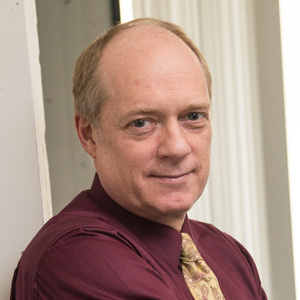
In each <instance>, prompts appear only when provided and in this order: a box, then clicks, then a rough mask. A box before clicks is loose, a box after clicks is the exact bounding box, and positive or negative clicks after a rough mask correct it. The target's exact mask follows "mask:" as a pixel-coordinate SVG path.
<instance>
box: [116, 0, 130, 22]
mask: <svg viewBox="0 0 300 300" xmlns="http://www.w3.org/2000/svg"><path fill="white" fill-rule="evenodd" d="M119 3H120V15H121V22H122V23H124V22H127V21H130V20H132V19H133V9H132V0H120V1H119Z"/></svg>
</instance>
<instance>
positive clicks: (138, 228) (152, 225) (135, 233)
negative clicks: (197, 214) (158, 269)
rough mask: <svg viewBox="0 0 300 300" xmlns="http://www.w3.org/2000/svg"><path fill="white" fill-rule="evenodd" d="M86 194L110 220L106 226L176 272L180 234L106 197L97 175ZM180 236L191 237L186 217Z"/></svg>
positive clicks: (179, 250)
mask: <svg viewBox="0 0 300 300" xmlns="http://www.w3.org/2000/svg"><path fill="white" fill-rule="evenodd" d="M88 193H89V195H90V196H91V197H92V198H93V199H94V201H96V202H97V204H98V205H100V206H101V209H102V210H104V212H106V214H107V215H108V216H109V217H107V222H108V223H110V224H111V225H113V226H115V227H116V228H118V229H120V230H121V231H123V232H124V233H126V234H127V235H129V236H130V237H131V238H132V239H133V240H135V241H137V242H138V243H143V244H144V245H145V246H146V247H147V248H149V249H150V250H151V251H153V252H154V253H155V255H156V256H158V257H160V258H162V259H163V260H164V261H165V262H166V263H167V264H168V265H169V266H170V267H171V268H172V269H174V270H176V269H177V268H178V265H179V257H180V252H181V243H182V237H181V233H180V232H178V231H177V230H175V229H174V228H171V227H169V226H166V225H163V224H160V223H156V222H153V221H150V220H147V219H144V218H141V217H139V216H137V215H134V214H132V213H131V212H129V211H127V210H125V209H124V208H123V207H121V206H120V205H119V204H117V203H116V202H115V201H114V200H112V199H111V198H110V197H109V196H108V195H107V193H106V192H105V190H104V189H103V187H102V185H101V183H100V180H99V177H98V175H97V174H96V175H95V178H94V181H93V184H92V187H91V189H90V191H88ZM182 232H186V233H188V234H189V235H190V236H191V237H192V232H191V227H190V221H189V219H188V217H187V216H186V218H185V220H184V224H183V226H182Z"/></svg>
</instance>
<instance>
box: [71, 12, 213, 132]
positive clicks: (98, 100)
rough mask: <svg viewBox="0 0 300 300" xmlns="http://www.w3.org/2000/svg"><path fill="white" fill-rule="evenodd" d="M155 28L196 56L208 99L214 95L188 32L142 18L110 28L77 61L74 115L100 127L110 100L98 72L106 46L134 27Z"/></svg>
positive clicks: (167, 23)
mask: <svg viewBox="0 0 300 300" xmlns="http://www.w3.org/2000/svg"><path fill="white" fill-rule="evenodd" d="M142 25H153V26H157V27H160V28H164V29H166V30H168V31H170V32H172V33H173V34H175V35H176V36H178V37H179V38H180V39H181V40H182V41H183V42H184V43H185V44H186V45H187V46H188V47H189V48H190V49H191V50H192V51H193V52H194V53H195V55H196V56H197V58H198V60H199V62H200V64H201V66H202V70H203V73H204V76H205V80H206V85H207V90H208V94H209V98H210V99H211V95H212V79H211V74H210V71H209V68H208V65H207V62H206V60H205V58H204V56H203V55H202V53H201V52H200V50H199V49H198V48H197V46H196V45H195V44H194V43H193V42H192V40H191V39H190V38H189V37H188V36H187V35H186V34H185V32H184V31H183V30H182V29H181V28H180V27H179V26H177V25H175V24H173V23H170V22H167V21H163V20H159V19H154V18H139V19H135V20H132V21H129V22H127V23H121V24H118V25H116V26H114V27H111V28H110V29H109V30H108V31H107V32H106V33H104V34H102V35H100V36H99V37H98V38H97V39H96V40H95V41H93V42H92V43H91V44H89V45H88V46H87V48H86V49H85V50H84V51H83V52H82V54H81V55H80V56H79V58H78V59H77V62H76V65H75V70H74V76H73V96H74V109H75V114H76V115H78V116H82V117H85V118H86V119H87V120H88V121H89V122H90V123H91V124H93V125H94V126H95V127H97V126H98V125H99V116H100V112H101V107H102V106H103V104H104V102H105V100H106V99H107V97H108V96H107V93H106V90H105V84H104V78H103V76H104V74H102V73H101V72H99V70H100V69H101V66H100V67H99V61H100V59H101V56H102V53H103V50H104V48H105V46H106V45H107V44H108V43H109V41H111V40H112V39H113V38H114V37H115V36H116V35H118V34H119V33H120V32H122V31H124V30H126V29H128V28H132V27H135V26H142Z"/></svg>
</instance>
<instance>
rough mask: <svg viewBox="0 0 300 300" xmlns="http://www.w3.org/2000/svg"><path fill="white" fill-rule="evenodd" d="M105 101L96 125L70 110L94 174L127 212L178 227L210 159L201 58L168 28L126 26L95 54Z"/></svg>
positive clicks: (197, 192) (201, 187)
mask: <svg viewBox="0 0 300 300" xmlns="http://www.w3.org/2000/svg"><path fill="white" fill-rule="evenodd" d="M100 65H101V71H102V72H103V74H105V78H106V86H107V91H108V94H109V100H108V101H106V102H105V104H104V106H103V108H102V111H101V118H100V127H101V133H100V131H99V129H97V128H94V127H93V126H92V125H90V124H89V123H88V122H87V121H86V120H85V119H84V118H83V117H79V116H75V122H76V128H77V132H78V136H79V138H80V141H81V143H82V146H83V147H84V149H85V150H86V151H87V152H88V153H89V154H90V156H91V157H92V158H93V159H94V163H95V167H96V170H97V173H98V175H99V178H100V181H101V183H102V185H103V187H104V189H105V190H106V192H107V193H108V194H109V196H110V197H111V198H112V199H114V200H115V201H116V202H117V203H118V204H119V205H121V206H122V207H124V208H125V209H127V210H128V211H130V212H132V213H134V214H136V215H138V216H141V217H144V218H146V219H149V220H152V221H154V222H158V223H162V224H165V225H168V226H171V227H173V228H175V229H176V230H180V229H181V226H182V223H183V220H184V218H185V214H186V212H187V211H188V210H189V209H190V208H191V207H192V205H193V204H194V203H195V201H196V200H197V199H198V198H199V196H200V195H201V194H202V192H203V190H204V187H205V185H206V182H207V178H208V174H209V165H210V144H211V134H212V132H211V120H210V115H211V103H210V99H209V96H208V92H207V87H206V82H205V78H204V75H203V72H202V68H201V66H200V63H199V61H198V59H197V57H196V56H195V54H194V53H193V52H192V51H191V50H190V49H189V48H188V46H187V45H186V44H185V43H184V42H183V41H181V40H180V39H179V38H178V37H177V36H175V35H174V34H172V33H171V32H169V31H167V30H165V29H162V28H159V27H155V26H149V25H144V26H138V27H134V28H130V29H127V30H126V31H124V32H122V33H120V34H119V35H118V36H116V37H115V38H114V39H113V40H111V41H110V42H109V44H108V45H107V46H106V48H105V49H104V52H103V56H102V58H101V61H100Z"/></svg>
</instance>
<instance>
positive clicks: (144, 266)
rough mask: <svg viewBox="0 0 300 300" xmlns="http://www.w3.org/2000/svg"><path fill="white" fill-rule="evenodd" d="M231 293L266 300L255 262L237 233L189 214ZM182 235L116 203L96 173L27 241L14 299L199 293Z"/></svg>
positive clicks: (189, 226)
mask: <svg viewBox="0 0 300 300" xmlns="http://www.w3.org/2000/svg"><path fill="white" fill-rule="evenodd" d="M182 232H186V233H188V234H189V235H190V236H191V237H192V239H193V241H194V242H195V244H196V246H197V248H198V250H199V252H200V253H201V255H202V256H203V258H204V260H205V261H206V262H207V264H208V265H209V266H210V268H211V269H212V270H213V272H214V273H215V275H216V276H217V278H218V281H219V284H220V286H221V289H222V292H223V295H224V297H225V299H226V300H266V299H267V297H266V295H265V293H264V291H263V289H262V287H261V283H260V279H259V276H258V273H257V270H256V267H255V264H254V262H253V260H252V258H251V256H250V255H249V253H248V252H247V251H246V250H245V249H244V247H243V246H241V245H240V244H239V243H238V242H236V241H235V240H234V239H233V238H232V237H230V236H228V235H227V234H224V233H223V232H221V231H219V230H218V229H216V228H215V227H214V226H212V225H208V224H205V223H201V222H196V221H192V220H189V219H188V218H187V217H186V219H185V221H184V224H183V228H182ZM180 251H181V234H180V232H178V231H176V230H175V229H173V228H171V227H168V226H165V225H162V224H158V223H154V222H152V221H149V220H146V219H143V218H140V217H138V216H136V215H134V214H132V213H130V212H128V211H126V210H125V209H123V208H122V207H120V206H119V205H118V204H117V203H116V202H114V201H113V200H112V199H111V198H109V196H108V195H107V194H106V193H105V191H104V190H103V188H102V186H101V184H100V181H99V178H98V176H97V175H96V176H95V179H94V182H93V185H92V188H91V190H87V191H83V192H82V193H80V194H79V195H78V196H77V197H76V198H75V199H74V200H73V201H72V202H71V203H70V204H69V205H68V206H67V207H66V208H65V209H64V210H63V211H61V212H60V213H59V214H58V215H57V216H55V217H53V218H52V219H51V220H50V221H49V222H48V223H47V224H46V225H45V226H44V227H43V228H42V229H41V230H40V231H39V232H38V233H37V235H36V236H35V237H34V239H33V240H32V241H31V243H30V244H29V245H28V247H27V248H26V250H25V251H24V253H23V254H22V257H21V259H20V262H19V265H18V267H17V269H16V271H15V274H14V279H13V283H12V291H11V300H25V299H26V300H28V299H30V300H37V299H39V300H45V299H47V300H49V299H53V300H69V299H70V300H73V299H74V300H75V299H84V300H92V299H93V300H96V299H103V300H110V299H128V300H134V299H149V300H150V299H151V300H173V299H174V300H176V299H178V300H193V297H192V295H191V293H190V291H189V289H188V287H187V285H186V283H185V281H184V278H183V276H182V273H181V266H180V261H179V257H180Z"/></svg>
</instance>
